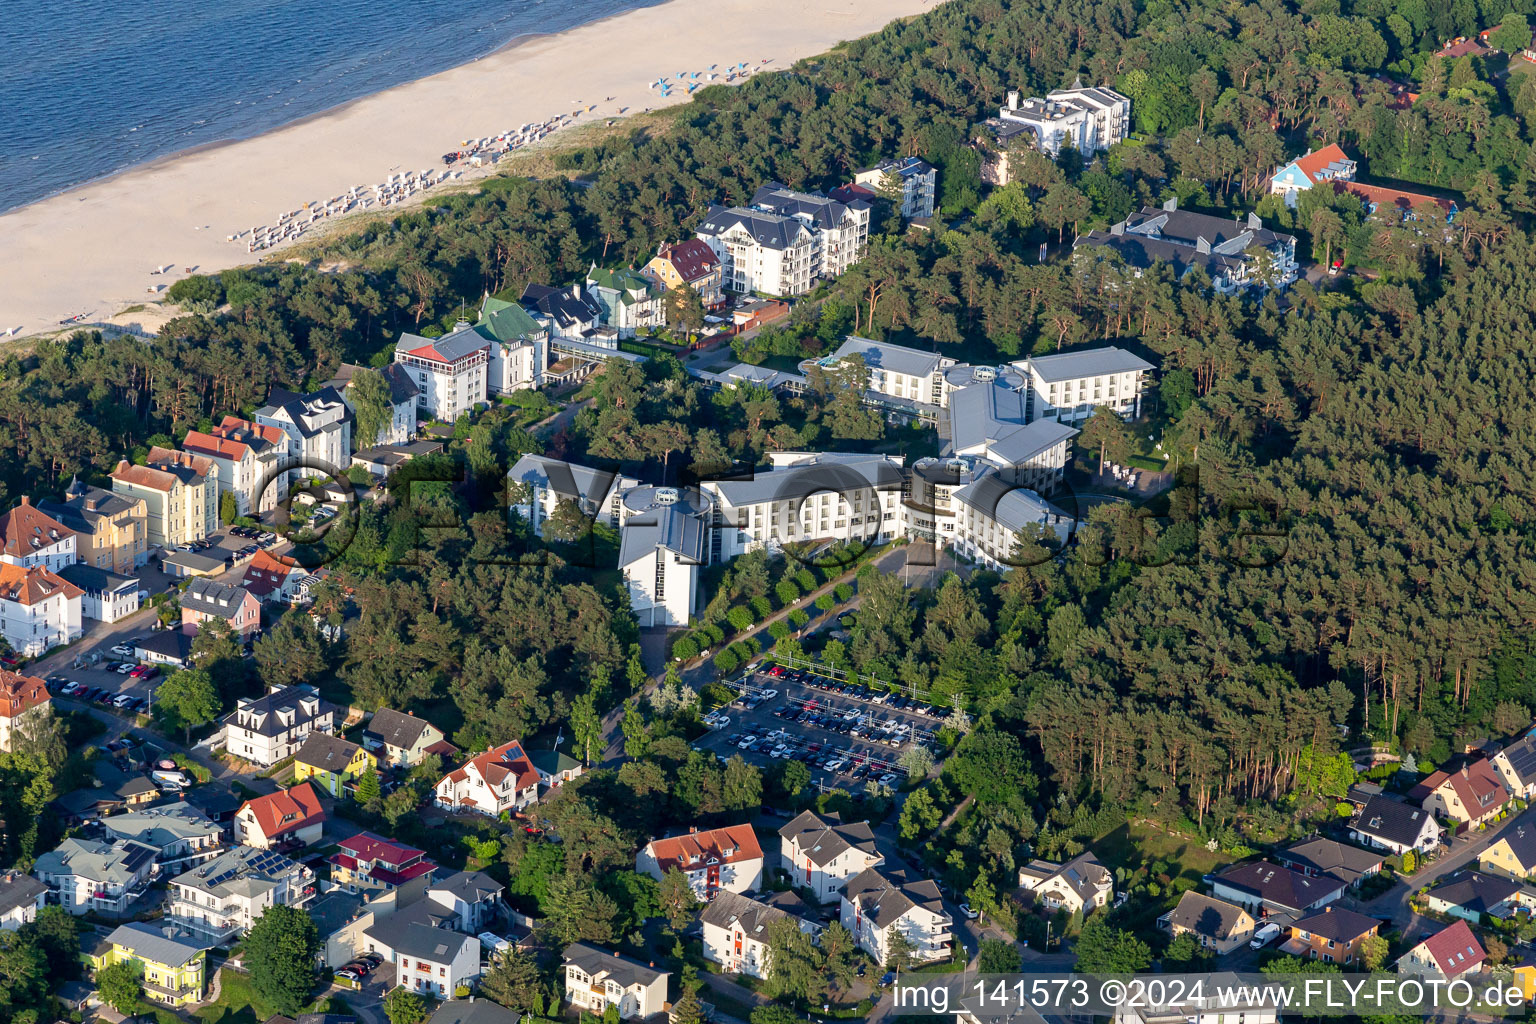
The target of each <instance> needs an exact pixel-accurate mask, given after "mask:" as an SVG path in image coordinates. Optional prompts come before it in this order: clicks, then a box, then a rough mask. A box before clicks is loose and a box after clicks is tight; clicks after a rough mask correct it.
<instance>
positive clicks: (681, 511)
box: [619, 487, 719, 626]
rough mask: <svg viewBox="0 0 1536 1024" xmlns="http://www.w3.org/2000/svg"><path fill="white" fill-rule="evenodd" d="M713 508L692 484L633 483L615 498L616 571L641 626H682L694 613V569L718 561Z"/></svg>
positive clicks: (710, 500) (696, 596)
mask: <svg viewBox="0 0 1536 1024" xmlns="http://www.w3.org/2000/svg"><path fill="white" fill-rule="evenodd" d="M714 507H715V503H714V499H713V498H711V497H710V496H709V494H708V493H707V492H705V491H703V490H700V489H699V488H697V487H635V488H632V489H631V490H629V491H627V492H626V493H625V494H624V496H623V497H622V499H621V500H620V502H619V530H620V534H619V536H620V540H619V571H620V572H622V573H623V574H624V586H625V589H627V590H628V591H629V605H630V607H631V608H632V609H634V612H635V618H636V619H638V620H639V622H640V625H642V626H686V625H688V621H689V620H690V619H692V618H693V616H694V615H695V613H697V612H698V610H699V570H700V569H702V568H703V567H704V566H707V565H710V564H711V563H712V562H713V561H717V560H718V544H719V537H718V532H717V531H714V530H711V529H710V522H711V518H712V516H713V514H714ZM712 554H713V555H714V556H715V557H712Z"/></svg>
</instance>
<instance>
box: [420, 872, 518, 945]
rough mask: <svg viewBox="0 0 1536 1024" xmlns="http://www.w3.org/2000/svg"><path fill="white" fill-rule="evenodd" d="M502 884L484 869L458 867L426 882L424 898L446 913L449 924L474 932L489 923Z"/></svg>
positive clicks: (469, 932) (494, 911)
mask: <svg viewBox="0 0 1536 1024" xmlns="http://www.w3.org/2000/svg"><path fill="white" fill-rule="evenodd" d="M505 888H506V887H505V886H503V885H502V884H501V883H500V882H498V881H496V879H494V878H492V877H491V876H490V875H487V874H486V873H485V872H483V871H459V872H456V873H454V874H452V875H449V876H448V877H447V878H439V879H437V880H436V881H434V882H432V883H431V884H430V885H428V886H427V899H428V900H430V901H431V902H432V903H434V904H436V905H437V907H438V908H440V910H441V911H442V912H443V913H445V914H447V915H449V917H450V918H451V919H452V923H451V926H452V927H454V928H457V929H458V930H459V931H461V932H464V933H466V934H468V935H474V934H477V933H479V932H482V931H484V930H485V929H486V928H488V927H489V926H490V924H491V921H492V919H494V918H495V916H496V911H497V908H498V907H499V906H500V905H501V894H502V892H503V891H504V890H505Z"/></svg>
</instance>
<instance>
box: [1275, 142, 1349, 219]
mask: <svg viewBox="0 0 1536 1024" xmlns="http://www.w3.org/2000/svg"><path fill="white" fill-rule="evenodd" d="M1355 170H1356V165H1355V161H1354V160H1352V159H1350V157H1349V156H1348V155H1347V154H1345V152H1344V150H1342V149H1340V148H1339V146H1338V144H1337V143H1329V144H1328V145H1326V146H1324V147H1323V148H1321V149H1314V150H1313V151H1312V152H1310V153H1308V154H1306V155H1305V156H1299V157H1297V158H1296V159H1295V160H1292V161H1291V162H1290V163H1288V164H1286V165H1285V166H1283V167H1281V168H1279V169H1278V170H1276V171H1275V173H1274V174H1272V175H1270V178H1269V194H1270V195H1273V196H1284V197H1285V205H1286V206H1290V207H1293V208H1294V207H1295V205H1296V197H1297V195H1298V194H1300V193H1302V192H1306V191H1308V190H1310V189H1312V188H1313V187H1315V186H1317V185H1320V184H1323V183H1325V182H1333V181H1353V180H1354V179H1355Z"/></svg>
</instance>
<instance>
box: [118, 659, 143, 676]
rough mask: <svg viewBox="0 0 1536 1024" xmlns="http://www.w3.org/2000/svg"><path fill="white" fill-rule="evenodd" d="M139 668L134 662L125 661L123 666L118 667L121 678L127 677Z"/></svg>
mask: <svg viewBox="0 0 1536 1024" xmlns="http://www.w3.org/2000/svg"><path fill="white" fill-rule="evenodd" d="M137 667H138V666H137V665H135V664H134V663H133V662H131V661H125V662H123V663H122V664H121V665H119V666H117V674H118V675H120V676H126V675H127V674H128V673H130V672H132V671H133V670H134V669H135V668H137Z"/></svg>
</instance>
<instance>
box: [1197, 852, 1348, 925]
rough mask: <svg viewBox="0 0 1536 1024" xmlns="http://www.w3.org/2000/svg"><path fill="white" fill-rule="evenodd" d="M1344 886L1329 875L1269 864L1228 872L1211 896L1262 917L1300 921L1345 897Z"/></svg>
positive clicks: (1215, 883)
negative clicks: (1272, 916)
mask: <svg viewBox="0 0 1536 1024" xmlns="http://www.w3.org/2000/svg"><path fill="white" fill-rule="evenodd" d="M1344 889H1345V885H1344V883H1343V882H1341V881H1339V880H1338V879H1337V878H1332V877H1330V876H1328V875H1319V876H1316V877H1311V876H1308V875H1304V874H1302V873H1301V872H1299V871H1292V870H1291V869H1290V868H1283V867H1281V866H1280V865H1278V864H1271V863H1270V862H1269V861H1267V860H1259V861H1250V862H1248V863H1246V864H1238V865H1235V866H1233V867H1230V868H1228V869H1227V870H1226V871H1223V872H1222V873H1221V874H1219V875H1217V876H1216V877H1215V879H1213V880H1212V882H1211V892H1212V893H1213V894H1214V895H1215V896H1216V897H1217V898H1219V899H1224V900H1230V901H1231V902H1233V903H1237V904H1239V905H1241V906H1242V907H1244V908H1245V909H1247V910H1249V911H1256V912H1258V913H1259V915H1260V916H1261V917H1263V916H1268V915H1269V914H1271V913H1281V914H1288V915H1290V916H1291V917H1293V918H1294V917H1297V916H1300V915H1302V914H1306V913H1310V912H1311V911H1314V910H1321V909H1322V908H1323V907H1324V906H1325V905H1327V904H1329V903H1332V902H1333V901H1334V900H1336V899H1338V898H1339V897H1340V896H1341V895H1343V893H1344Z"/></svg>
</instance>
